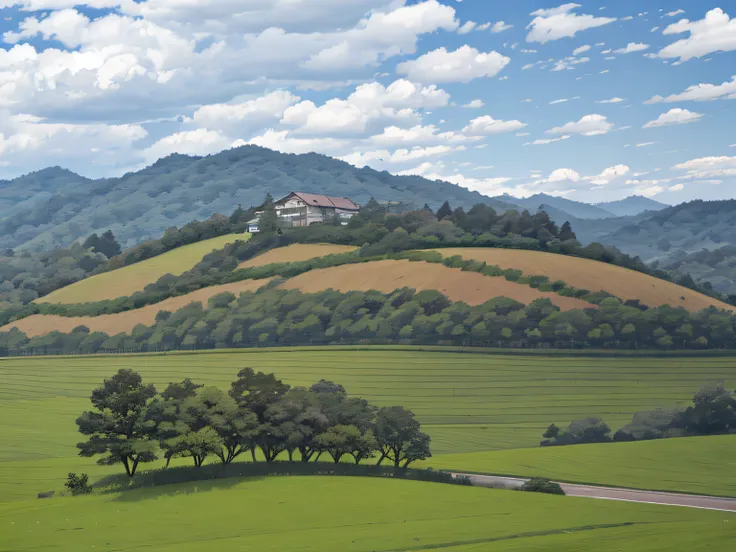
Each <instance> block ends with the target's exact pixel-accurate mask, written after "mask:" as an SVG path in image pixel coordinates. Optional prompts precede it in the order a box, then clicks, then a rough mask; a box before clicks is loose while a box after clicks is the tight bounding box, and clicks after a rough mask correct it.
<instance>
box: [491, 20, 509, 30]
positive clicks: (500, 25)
mask: <svg viewBox="0 0 736 552" xmlns="http://www.w3.org/2000/svg"><path fill="white" fill-rule="evenodd" d="M511 27H513V25H507V24H506V22H504V21H496V23H494V24H493V27H491V32H492V33H502V32H504V31H506V30H508V29H510V28H511Z"/></svg>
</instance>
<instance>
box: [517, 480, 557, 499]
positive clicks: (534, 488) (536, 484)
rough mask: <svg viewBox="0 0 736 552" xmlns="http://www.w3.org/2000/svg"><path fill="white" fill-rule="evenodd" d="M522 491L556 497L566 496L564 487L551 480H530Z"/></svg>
mask: <svg viewBox="0 0 736 552" xmlns="http://www.w3.org/2000/svg"><path fill="white" fill-rule="evenodd" d="M521 490H522V491H527V492H530V493H547V494H555V495H564V494H565V491H563V490H562V487H560V486H559V485H558V484H557V483H555V482H553V481H550V480H549V479H544V478H542V477H534V478H532V479H530V480H529V481H527V482H526V483H524V484H523V485H522V486H521Z"/></svg>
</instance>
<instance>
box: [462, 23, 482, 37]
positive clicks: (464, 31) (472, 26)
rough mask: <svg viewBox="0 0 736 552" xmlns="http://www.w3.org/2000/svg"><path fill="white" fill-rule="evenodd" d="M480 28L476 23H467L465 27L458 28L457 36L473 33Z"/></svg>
mask: <svg viewBox="0 0 736 552" xmlns="http://www.w3.org/2000/svg"><path fill="white" fill-rule="evenodd" d="M477 26H478V24H477V23H476V22H475V21H466V22H465V23H464V24H463V25H461V26H460V27H458V29H457V34H461V35H463V34H468V33H471V32H473V30H474V29H475V28H476V27H477Z"/></svg>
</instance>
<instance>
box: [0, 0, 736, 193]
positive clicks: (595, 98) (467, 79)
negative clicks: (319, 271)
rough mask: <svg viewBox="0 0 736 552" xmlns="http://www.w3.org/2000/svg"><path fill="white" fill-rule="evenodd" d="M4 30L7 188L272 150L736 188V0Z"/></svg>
mask: <svg viewBox="0 0 736 552" xmlns="http://www.w3.org/2000/svg"><path fill="white" fill-rule="evenodd" d="M729 12H730V13H729ZM0 37H1V39H2V41H3V44H2V45H1V46H0V48H2V49H1V50H0V177H2V178H12V177H16V176H19V175H21V174H25V173H28V172H30V171H35V170H39V169H42V168H44V167H47V166H53V165H60V166H62V167H65V168H68V169H71V170H74V171H76V172H78V173H80V174H83V175H85V176H89V177H94V178H98V177H105V176H119V175H122V174H124V173H125V172H128V171H132V170H138V169H140V168H143V167H145V166H147V165H150V164H151V163H153V162H155V161H156V160H157V159H159V158H161V157H165V156H167V155H170V154H172V153H183V154H189V155H208V154H212V153H216V152H219V151H222V150H225V149H228V148H231V147H237V146H240V145H243V144H256V145H260V146H263V147H267V148H271V149H275V150H279V151H283V152H287V153H306V152H310V151H316V152H318V153H323V154H326V155H329V156H332V157H335V158H339V159H342V160H344V161H347V162H349V163H351V164H353V165H355V166H359V167H360V166H366V165H367V166H370V167H373V168H375V169H378V170H386V171H389V172H391V173H394V174H417V175H422V176H425V177H427V178H430V179H441V180H445V181H448V182H451V183H453V184H456V185H458V186H463V187H466V188H469V189H472V190H477V191H479V192H481V193H483V194H486V195H489V196H495V195H500V194H505V193H507V194H512V195H515V196H519V197H526V196H529V195H533V194H535V193H541V192H544V193H548V194H553V195H559V196H563V197H567V198H570V199H575V200H581V201H587V202H602V201H612V200H617V199H622V198H624V197H627V196H630V195H634V194H637V195H644V196H647V197H651V198H654V199H656V200H659V201H662V202H665V203H669V204H677V203H681V202H684V201H690V200H692V199H696V198H701V199H725V198H733V197H736V109H735V108H736V101H733V100H736V2H735V1H734V0H697V1H694V0H679V1H678V0H675V1H673V0H656V1H653V0H652V1H650V0H605V1H597V2H594V1H586V0H581V2H580V3H560V2H559V0H558V1H547V0H515V1H513V2H509V1H506V0H463V1H460V0H88V1H87V2H82V1H81V0H0Z"/></svg>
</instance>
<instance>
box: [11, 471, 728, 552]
mask: <svg viewBox="0 0 736 552" xmlns="http://www.w3.org/2000/svg"><path fill="white" fill-rule="evenodd" d="M0 528H2V529H1V531H2V539H0V551H3V552H11V551H12V552H23V551H30V550H46V549H54V550H70V551H71V550H74V551H78V550H112V549H114V550H141V549H150V550H157V551H162V552H163V551H174V550H176V551H181V550H183V551H188V552H195V551H202V552H204V551H210V550H215V549H220V548H223V549H228V550H243V551H254V552H256V551H257V552H261V551H265V550H274V551H277V550H278V551H286V550H289V551H292V550H304V551H345V550H351V551H355V552H400V551H417V552H419V551H422V550H437V549H452V550H473V551H482V550H517V551H520V550H525V551H533V550H545V551H550V550H560V551H566V552H567V551H570V550H596V551H601V552H607V551H611V552H613V551H619V550H627V551H631V552H635V551H644V550H646V551H653V550H662V551H665V550H666V551H668V552H672V551H680V550H681V551H688V552H692V551H698V550H726V549H727V548H728V544H727V543H728V542H732V541H733V539H734V538H736V514H732V513H725V512H713V511H706V510H693V509H688V508H671V507H670V508H668V507H664V506H652V505H643V504H630V503H625V502H612V501H607V500H589V499H580V498H569V497H557V496H546V495H538V494H532V493H520V492H516V491H500V490H489V489H484V488H479V487H460V486H454V485H443V484H439V483H425V482H416V481H400V480H384V479H381V480H376V479H370V480H368V479H364V478H357V477H267V478H262V479H257V478H254V479H222V480H216V481H211V482H200V483H188V484H180V485H171V486H166V487H155V488H152V489H141V490H135V491H126V492H123V493H121V494H109V495H104V494H103V495H96V496H95V495H93V496H86V497H74V498H72V497H64V498H55V499H52V500H35V501H28V502H22V503H14V504H0Z"/></svg>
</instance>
